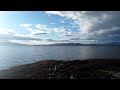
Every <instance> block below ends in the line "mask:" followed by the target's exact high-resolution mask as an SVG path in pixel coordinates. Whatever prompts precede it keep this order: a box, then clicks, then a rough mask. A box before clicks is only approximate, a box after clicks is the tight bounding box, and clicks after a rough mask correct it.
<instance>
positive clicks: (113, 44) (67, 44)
mask: <svg viewBox="0 0 120 90" xmlns="http://www.w3.org/2000/svg"><path fill="white" fill-rule="evenodd" d="M0 45H3V46H16V45H17V46H28V45H26V44H18V43H11V42H0ZM115 45H120V42H111V43H104V44H82V43H56V44H49V45H33V46H115Z"/></svg>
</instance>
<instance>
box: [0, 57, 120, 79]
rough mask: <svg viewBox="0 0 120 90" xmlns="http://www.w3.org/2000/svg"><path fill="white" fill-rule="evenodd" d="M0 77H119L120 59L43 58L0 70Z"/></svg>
mask: <svg viewBox="0 0 120 90" xmlns="http://www.w3.org/2000/svg"><path fill="white" fill-rule="evenodd" d="M0 79H120V60H103V59H101V60H99V59H98V60H97V59H96V60H83V61H80V60H74V61H56V60H44V61H39V62H36V63H32V64H26V65H20V66H16V67H12V68H10V69H7V70H1V71H0Z"/></svg>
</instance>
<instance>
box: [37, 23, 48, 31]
mask: <svg viewBox="0 0 120 90" xmlns="http://www.w3.org/2000/svg"><path fill="white" fill-rule="evenodd" d="M35 27H36V28H38V29H40V30H47V27H46V26H45V25H41V24H37V25H35Z"/></svg>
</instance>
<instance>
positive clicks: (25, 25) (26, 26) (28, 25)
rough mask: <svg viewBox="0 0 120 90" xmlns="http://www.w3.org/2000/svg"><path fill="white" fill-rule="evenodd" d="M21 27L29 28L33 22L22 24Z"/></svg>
mask: <svg viewBox="0 0 120 90" xmlns="http://www.w3.org/2000/svg"><path fill="white" fill-rule="evenodd" d="M20 26H21V27H24V28H28V27H30V26H32V24H20Z"/></svg>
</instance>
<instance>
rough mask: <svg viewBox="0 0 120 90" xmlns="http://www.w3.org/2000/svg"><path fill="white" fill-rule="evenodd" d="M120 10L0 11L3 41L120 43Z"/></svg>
mask: <svg viewBox="0 0 120 90" xmlns="http://www.w3.org/2000/svg"><path fill="white" fill-rule="evenodd" d="M119 40H120V11H0V42H11V43H18V44H27V45H46V44H54V43H83V44H94V43H111V42H120V41H119Z"/></svg>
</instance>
